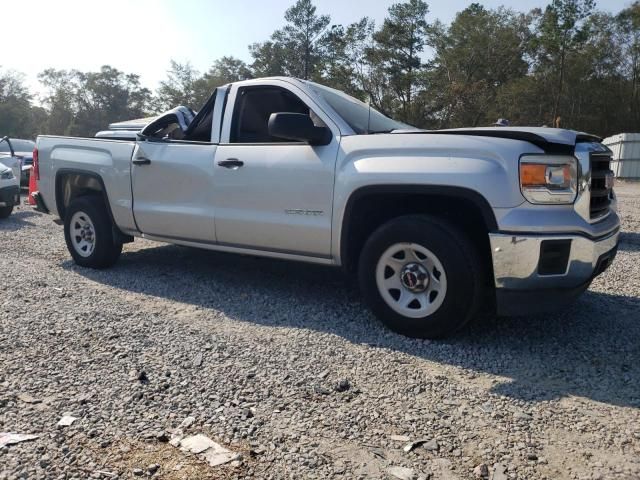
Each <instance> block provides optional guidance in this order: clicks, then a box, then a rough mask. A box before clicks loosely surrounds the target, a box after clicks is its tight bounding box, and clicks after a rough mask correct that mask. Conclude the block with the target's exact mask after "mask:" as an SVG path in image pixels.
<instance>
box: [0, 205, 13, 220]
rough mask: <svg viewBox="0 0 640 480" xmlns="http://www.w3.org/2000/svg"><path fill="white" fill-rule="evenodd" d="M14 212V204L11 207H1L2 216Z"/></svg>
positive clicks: (0, 213)
mask: <svg viewBox="0 0 640 480" xmlns="http://www.w3.org/2000/svg"><path fill="white" fill-rule="evenodd" d="M11 212H13V205H12V206H10V207H0V218H7V217H8V216H9V215H11Z"/></svg>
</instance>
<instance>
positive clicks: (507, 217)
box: [34, 78, 620, 338]
mask: <svg viewBox="0 0 640 480" xmlns="http://www.w3.org/2000/svg"><path fill="white" fill-rule="evenodd" d="M137 137H138V138H137V139H136V140H135V141H113V140H106V139H81V138H64V137H51V136H40V137H38V140H37V150H36V153H37V154H36V157H35V162H34V166H35V170H34V172H36V174H38V173H37V172H39V175H40V176H39V179H38V181H39V188H40V191H39V192H37V193H36V194H35V195H34V198H35V199H36V202H37V205H38V209H39V210H41V211H44V212H51V213H53V214H54V215H56V216H58V217H60V219H62V220H63V221H64V233H65V239H66V242H67V246H68V248H69V252H70V253H71V256H72V257H73V259H74V260H75V262H76V263H77V264H79V265H82V266H86V267H92V268H104V267H108V266H110V265H112V264H113V263H114V262H115V261H116V260H117V259H118V257H119V255H120V252H121V250H122V245H123V243H125V242H130V241H133V239H134V237H143V238H148V239H151V240H157V241H161V242H169V243H176V244H181V245H188V246H193V247H200V248H206V249H212V250H221V251H226V252H236V253H244V254H252V255H263V256H269V257H277V258H282V259H289V260H297V261H305V262H313V263H318V264H325V265H335V266H342V267H344V268H345V269H346V270H347V271H352V272H354V273H357V276H358V280H359V284H360V288H361V290H362V294H363V296H364V298H365V300H366V301H367V303H368V305H369V306H370V308H371V310H372V311H373V312H374V313H375V314H376V315H377V316H378V317H379V318H380V319H381V320H382V321H383V322H385V323H386V324H387V325H388V326H389V327H390V328H392V329H393V330H395V331H398V332H401V333H403V334H406V335H411V336H416V337H430V338H433V337H442V336H445V335H448V334H451V333H452V332H454V331H456V330H457V329H458V328H460V327H462V326H463V325H464V324H465V323H466V322H467V321H469V319H471V318H472V317H473V316H474V315H475V313H476V312H477V311H478V310H479V308H480V307H481V306H483V305H494V304H495V305H496V306H497V311H498V312H499V313H502V314H518V313H531V312H537V311H541V310H546V309H550V308H556V307H558V306H560V305H562V304H564V303H566V302H568V301H571V300H573V299H574V298H575V297H576V296H578V295H579V294H580V293H582V292H583V291H584V290H585V289H587V288H588V287H589V285H590V283H591V281H592V280H593V278H594V277H595V276H597V275H599V274H600V273H602V272H603V271H604V270H605V269H606V268H607V267H608V265H609V264H610V263H611V261H612V260H613V258H614V256H615V253H616V248H617V244H618V235H619V226H620V221H619V218H618V215H617V214H616V199H615V194H614V192H613V188H612V187H613V182H612V179H613V177H612V173H611V171H610V159H611V158H610V156H611V152H610V151H609V150H608V149H607V148H606V147H604V146H603V145H602V144H601V143H600V141H599V139H598V138H597V137H594V136H592V135H588V134H584V133H579V132H574V131H569V130H561V129H550V128H510V127H495V128H491V127H489V128H470V129H458V130H441V131H424V130H418V129H414V128H411V127H408V126H407V125H404V124H402V123H400V122H397V121H394V120H392V119H390V118H388V117H385V116H384V115H382V114H381V113H379V112H377V111H375V110H374V109H371V108H370V107H369V106H368V105H366V104H364V103H362V102H360V101H359V100H356V99H354V98H352V97H350V96H348V95H346V94H344V93H342V92H339V91H337V90H333V89H330V88H326V87H323V86H321V85H318V84H316V83H312V82H308V81H303V80H298V79H292V78H267V79H255V80H248V81H242V82H237V83H233V84H229V85H225V86H223V87H219V88H217V89H216V90H215V91H214V92H213V95H212V96H211V98H210V99H209V100H208V101H207V103H206V104H205V105H204V106H203V108H202V109H201V110H200V111H199V112H198V113H197V115H195V117H194V116H193V112H191V111H190V110H189V109H186V108H184V107H181V108H176V109H174V110H172V111H170V112H167V114H165V115H163V116H160V117H158V118H156V119H155V120H154V121H152V122H151V123H149V125H147V126H146V127H145V128H144V129H143V130H142V132H141V133H140V134H139V135H137ZM212 273H213V272H212Z"/></svg>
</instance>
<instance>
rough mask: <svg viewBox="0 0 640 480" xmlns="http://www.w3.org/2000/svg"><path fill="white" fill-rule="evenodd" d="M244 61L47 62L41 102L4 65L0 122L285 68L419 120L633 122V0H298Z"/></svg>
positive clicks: (42, 126)
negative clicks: (157, 70)
mask: <svg viewBox="0 0 640 480" xmlns="http://www.w3.org/2000/svg"><path fill="white" fill-rule="evenodd" d="M249 54H250V56H251V58H252V61H251V63H250V64H249V65H248V64H246V63H245V62H243V61H242V60H239V59H237V58H234V57H226V56H225V57H222V58H220V59H218V60H215V61H214V62H213V63H212V65H211V67H210V68H209V70H208V71H206V72H205V73H200V72H198V71H197V70H196V69H194V68H193V66H191V65H190V64H189V63H179V62H176V61H173V60H172V61H171V63H170V65H169V70H168V71H167V76H166V78H165V79H164V80H163V81H162V82H161V83H160V85H159V87H158V88H157V90H156V91H155V93H154V94H152V93H151V92H150V91H149V90H148V89H146V88H144V87H142V86H141V84H140V79H139V77H138V76H137V75H134V74H127V73H123V72H120V71H118V70H116V69H115V68H113V67H110V66H104V67H102V68H101V69H100V70H99V71H98V72H79V71H76V70H69V71H68V70H54V69H47V70H44V71H43V72H42V73H41V74H40V75H39V80H40V82H41V84H42V86H43V88H44V92H45V93H44V95H42V96H41V98H40V99H39V100H40V103H41V106H39V105H36V100H37V99H34V98H33V96H32V95H31V94H30V93H29V91H28V88H27V87H26V86H25V82H24V78H23V77H22V76H21V75H20V74H18V73H16V72H12V71H10V70H0V135H5V134H9V135H13V136H18V137H33V136H34V135H37V134H38V133H52V134H63V135H89V136H92V135H93V134H95V132H96V131H98V130H101V129H104V128H106V127H107V126H108V124H109V123H111V122H114V121H121V120H127V119H132V118H136V117H143V116H147V115H150V114H154V113H158V112H161V111H164V110H167V109H170V108H173V107H175V106H178V105H186V106H189V107H191V108H193V109H198V108H199V107H200V106H201V105H202V104H203V103H204V102H205V101H206V100H207V98H208V97H209V96H210V95H211V93H212V91H213V90H214V89H215V88H216V87H218V86H220V85H224V84H226V83H230V82H235V81H238V80H244V79H248V78H254V77H263V76H275V75H290V76H295V77H299V78H307V79H310V80H313V81H317V82H320V83H323V84H325V85H328V86H331V87H334V88H338V89H340V90H344V91H346V92H347V93H349V94H351V95H354V96H356V97H358V98H360V99H362V100H364V101H369V102H371V103H372V104H373V106H375V107H376V108H377V109H379V110H381V111H382V112H384V113H386V114H388V115H390V116H393V117H395V118H397V119H399V120H402V121H405V122H407V123H410V124H414V125H416V126H419V127H424V128H446V127H461V126H481V125H489V124H492V123H493V122H495V120H496V119H497V118H499V117H502V118H507V119H509V120H510V121H511V124H512V125H548V126H553V125H559V126H562V127H565V128H573V129H576V130H582V131H589V132H592V133H595V134H598V135H601V136H607V135H610V134H613V133H619V132H622V131H640V1H638V0H636V1H634V2H633V3H632V4H631V5H629V7H627V8H625V9H624V10H622V11H621V12H619V13H617V14H616V15H611V14H608V13H603V12H600V11H598V10H597V9H596V4H595V0H552V1H551V2H550V3H549V5H548V6H547V7H545V8H544V10H542V9H535V10H533V11H531V12H516V11H513V10H509V9H505V8H502V7H500V8H497V9H489V8H486V7H483V6H482V5H480V4H478V3H473V4H470V5H469V6H468V7H467V8H465V9H464V10H462V11H460V12H458V14H457V15H456V16H455V18H454V20H453V21H452V22H451V24H450V25H444V24H442V23H441V22H439V21H438V20H437V19H431V18H429V7H428V4H427V3H425V2H424V1H423V0H403V1H401V3H396V4H393V5H392V6H391V7H390V8H389V10H388V14H387V16H386V18H385V19H384V21H383V22H382V24H381V25H379V26H376V25H375V24H374V22H373V21H372V20H371V19H369V18H367V17H364V18H362V19H360V20H358V21H356V22H354V23H352V24H350V25H335V24H333V25H332V24H331V18H330V17H329V16H328V15H325V14H322V13H319V12H318V11H317V9H316V7H315V5H314V4H313V2H312V0H297V1H296V2H295V3H294V4H293V5H292V6H291V7H290V8H289V9H287V10H286V12H285V15H284V19H283V26H282V27H280V28H277V29H276V30H274V32H273V34H272V35H271V36H270V37H269V38H268V39H267V40H266V41H264V42H260V43H255V44H253V45H251V46H249Z"/></svg>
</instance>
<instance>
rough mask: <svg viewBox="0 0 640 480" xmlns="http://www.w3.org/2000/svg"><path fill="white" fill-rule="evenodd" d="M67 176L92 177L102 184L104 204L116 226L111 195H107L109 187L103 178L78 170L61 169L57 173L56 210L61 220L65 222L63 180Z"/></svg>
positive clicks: (93, 173) (87, 171)
mask: <svg viewBox="0 0 640 480" xmlns="http://www.w3.org/2000/svg"><path fill="white" fill-rule="evenodd" d="M66 175H82V176H86V177H90V178H92V179H94V180H96V181H97V182H98V183H99V184H100V189H101V190H100V191H101V194H102V199H103V200H104V203H105V205H106V207H107V212H108V213H109V218H110V219H111V221H112V222H113V224H114V225H115V224H116V223H115V220H114V217H113V212H112V211H111V204H110V203H109V195H108V194H107V187H106V186H105V184H104V180H103V179H102V177H101V176H100V175H99V174H97V173H95V172H92V171H90V170H82V169H76V168H61V169H60V170H58V171H57V172H56V178H55V198H56V210H57V211H58V216H59V217H60V219H61V220H64V214H63V213H62V212H64V210H65V207H64V206H63V205H64V192H63V190H62V178H63V177H64V176H66Z"/></svg>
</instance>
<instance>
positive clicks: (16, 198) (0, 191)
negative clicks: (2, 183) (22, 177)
mask: <svg viewBox="0 0 640 480" xmlns="http://www.w3.org/2000/svg"><path fill="white" fill-rule="evenodd" d="M14 205H20V187H18V186H17V185H11V186H10V187H4V188H0V207H13V206H14Z"/></svg>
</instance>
